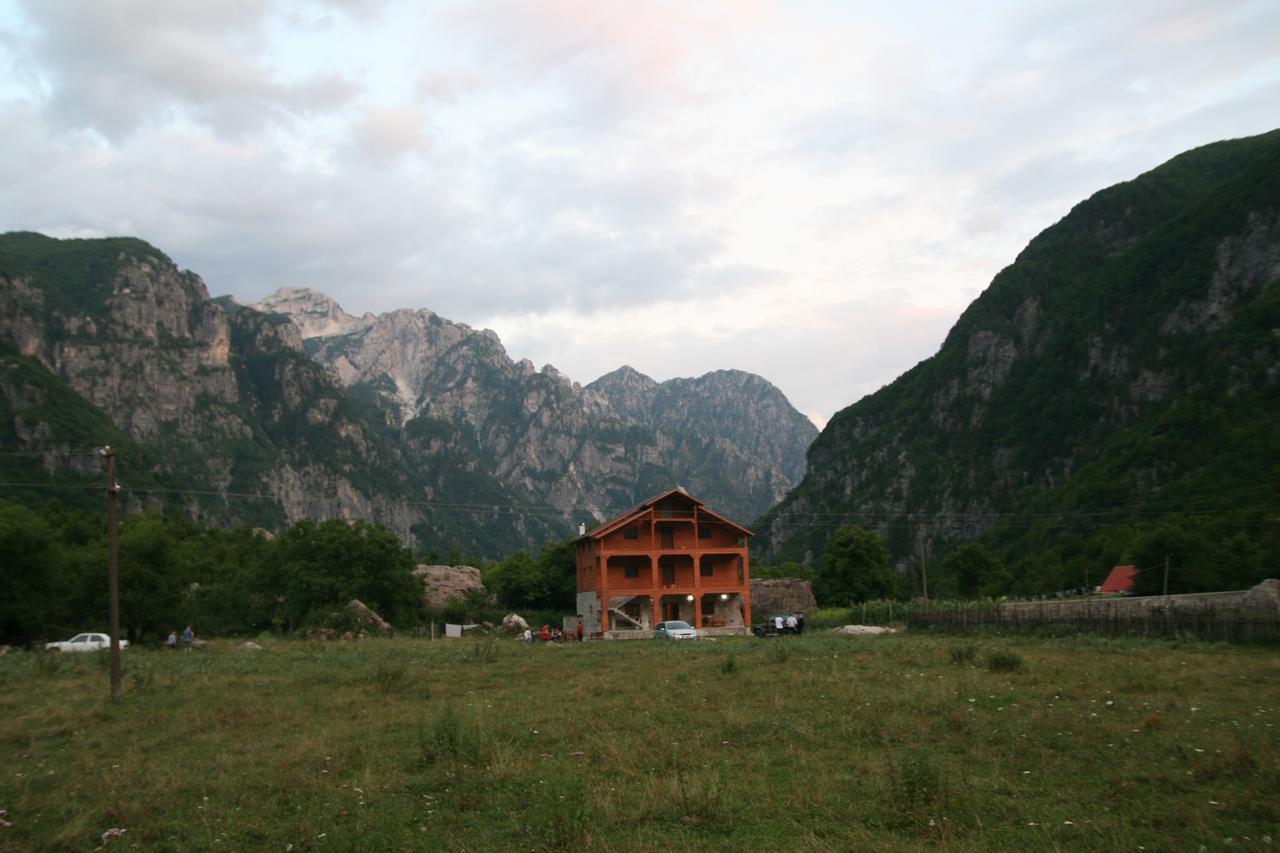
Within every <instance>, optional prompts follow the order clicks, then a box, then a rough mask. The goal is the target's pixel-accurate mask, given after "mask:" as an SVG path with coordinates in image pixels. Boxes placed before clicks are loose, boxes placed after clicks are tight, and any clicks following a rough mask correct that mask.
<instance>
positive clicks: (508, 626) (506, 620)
mask: <svg viewBox="0 0 1280 853" xmlns="http://www.w3.org/2000/svg"><path fill="white" fill-rule="evenodd" d="M528 629H529V623H528V622H526V621H524V619H523V618H522V617H521V616H520V615H519V614H518V613H508V614H507V615H506V616H503V617H502V630H504V631H509V632H511V633H513V634H514V633H516V632H523V631H527V630H528Z"/></svg>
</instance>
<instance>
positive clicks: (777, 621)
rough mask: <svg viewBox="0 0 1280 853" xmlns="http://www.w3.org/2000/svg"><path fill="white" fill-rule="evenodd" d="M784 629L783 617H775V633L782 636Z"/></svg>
mask: <svg viewBox="0 0 1280 853" xmlns="http://www.w3.org/2000/svg"><path fill="white" fill-rule="evenodd" d="M782 629H783V624H782V617H781V616H775V617H773V632H774V633H775V634H778V635H781V634H782Z"/></svg>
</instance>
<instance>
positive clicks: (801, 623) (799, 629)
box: [796, 613, 804, 634]
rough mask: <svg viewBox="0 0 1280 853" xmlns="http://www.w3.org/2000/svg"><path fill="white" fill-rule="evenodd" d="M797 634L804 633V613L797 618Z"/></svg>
mask: <svg viewBox="0 0 1280 853" xmlns="http://www.w3.org/2000/svg"><path fill="white" fill-rule="evenodd" d="M796 633H797V634H803V633H804V614H803V613H801V614H800V615H799V616H797V617H796Z"/></svg>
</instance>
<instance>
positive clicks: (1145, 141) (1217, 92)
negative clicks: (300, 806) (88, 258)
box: [0, 0, 1280, 419]
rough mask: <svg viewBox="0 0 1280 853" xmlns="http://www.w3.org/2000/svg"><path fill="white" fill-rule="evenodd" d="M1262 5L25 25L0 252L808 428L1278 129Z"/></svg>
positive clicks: (101, 10)
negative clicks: (473, 346)
mask: <svg viewBox="0 0 1280 853" xmlns="http://www.w3.org/2000/svg"><path fill="white" fill-rule="evenodd" d="M1278 27H1280V7H1277V6H1276V5H1275V4H1274V3H1273V2H1262V1H1260V2H1254V0H1218V2H1212V3H1209V2H1196V0H1175V2H1172V3H1169V2H1164V0H1138V1H1137V2H1135V3H1130V4H1124V5H1122V6H1116V5H1115V4H1114V3H1109V2H1103V0H1087V2H1085V3H1076V2H1072V3H1067V2H1057V0H1054V1H1053V2H1048V3H1041V4H1034V5H1027V4H1007V3H1006V4H994V5H992V6H989V7H981V8H970V7H959V6H956V7H932V8H930V10H929V13H928V14H927V15H921V14H919V10H918V9H916V8H915V7H913V6H912V5H911V4H906V5H904V4H894V5H885V4H844V3H833V4H823V3H815V4H806V5H796V4H775V3H768V2H758V3H746V2H724V3H719V2H705V3H681V4H674V3H664V2H649V0H638V2H635V3H627V4H609V3H598V2H590V0H548V2H543V3H537V4H530V3H525V2H520V1H519V0H477V2H456V3H442V4H417V3H407V2H386V3H384V2H379V0H332V2H318V0H315V1H312V2H309V1H308V0H292V1H291V2H280V3H276V2H267V0H224V2H218V3H174V2H170V0H118V2H112V3H80V2H72V0H26V2H22V3H21V4H20V5H19V6H15V7H12V8H10V9H7V10H0V68H3V69H4V70H5V71H6V72H7V74H6V75H0V125H2V126H4V127H5V129H6V132H5V134H3V135H0V228H6V229H38V230H43V231H45V232H47V233H54V234H59V235H68V234H77V235H79V234H98V233H102V234H120V233H133V234H136V235H137V236H140V237H143V238H144V239H147V240H150V241H151V242H153V243H155V244H156V245H157V246H158V247H160V248H161V249H163V250H164V251H166V252H168V253H169V254H170V255H171V256H173V257H174V258H175V259H176V260H177V261H178V262H179V263H182V264H184V265H186V266H188V267H190V268H192V269H194V270H195V271H196V272H198V273H200V274H201V275H202V276H203V277H204V278H205V280H206V281H207V282H208V284H209V287H210V289H211V290H212V291H213V292H215V293H225V292H231V293H234V294H235V295H237V297H239V298H241V299H243V300H245V301H252V300H254V299H257V298H260V297H261V296H263V295H265V294H266V293H268V292H270V291H271V290H274V289H275V288H276V287H279V286H283V285H306V286H311V287H316V288H318V289H321V290H323V291H325V292H327V293H329V294H330V295H331V296H333V297H335V298H336V299H338V300H339V302H341V303H342V304H343V305H344V306H345V307H346V308H347V309H348V310H350V311H353V312H356V313H360V312H363V311H366V310H374V311H379V310H390V309H392V308H397V307H430V308H432V309H434V310H436V311H438V312H440V313H441V314H443V315H444V316H446V317H450V318H452V319H456V320H459V321H462V322H467V323H470V324H472V325H491V326H493V327H494V328H495V329H497V330H498V331H499V332H500V333H501V334H502V335H503V337H504V339H505V340H506V342H507V343H508V345H509V347H510V349H511V350H512V351H513V352H516V353H519V354H520V355H528V356H530V357H532V358H533V359H534V360H535V361H537V362H538V363H546V362H550V363H553V364H555V365H556V366H558V367H560V368H561V369H563V370H565V371H566V372H567V373H569V375H571V376H573V377H575V378H578V379H580V380H589V379H590V378H592V377H593V376H595V375H599V374H602V373H604V372H607V371H608V370H611V369H613V368H614V367H616V366H617V365H619V364H622V363H632V364H634V365H636V366H637V367H638V368H640V369H642V370H645V371H646V372H649V373H651V374H652V375H655V376H656V377H658V378H665V377H667V376H674V375H687V374H690V373H700V372H705V371H706V370H711V369H716V368H723V367H738V368H742V369H748V370H755V371H757V372H759V373H761V374H763V375H764V376H766V377H768V378H770V379H771V380H773V381H774V382H775V383H777V384H778V385H779V386H780V387H782V388H783V390H784V391H785V392H786V393H787V394H788V395H789V396H791V397H792V398H793V400H795V401H796V402H797V403H798V404H799V405H800V407H801V408H803V409H804V410H805V411H807V412H810V413H814V414H815V415H816V416H817V417H818V418H819V419H823V418H825V416H826V415H829V414H830V413H831V412H832V411H834V410H836V409H838V408H840V407H842V406H843V405H846V404H848V403H851V402H853V401H854V400H855V399H856V398H857V397H858V396H860V395H861V394H863V393H866V392H868V391H872V390H874V389H875V388H877V387H879V385H880V384H883V383H884V382H886V381H889V380H890V379H892V378H893V377H894V376H896V375H897V374H899V373H901V372H902V371H903V370H905V369H907V368H909V367H910V366H911V365H912V364H914V363H915V362H916V361H918V360H919V359H921V358H924V357H926V356H927V355H929V354H931V353H932V352H933V351H934V350H936V347H937V345H938V344H939V343H940V342H941V340H942V338H943V335H944V334H945V331H946V327H947V326H948V325H949V324H950V323H949V319H948V318H954V317H955V316H957V315H958V314H959V312H960V311H961V310H962V309H963V307H964V305H965V303H966V301H967V300H968V299H969V298H971V297H972V296H973V295H975V294H976V293H977V292H979V291H980V290H981V289H982V288H984V287H985V286H986V285H987V283H988V282H989V281H990V279H991V277H992V276H993V275H994V274H995V273H996V272H997V271H998V270H999V269H1000V268H1001V267H1003V266H1004V265H1006V264H1008V263H1010V262H1011V261H1012V260H1013V258H1014V257H1015V256H1016V254H1017V253H1018V251H1020V250H1021V249H1022V248H1023V246H1024V245H1025V244H1026V242H1027V241H1028V240H1029V239H1030V238H1031V237H1032V236H1034V234H1035V233H1037V232H1038V231H1040V230H1041V229H1043V228H1044V227H1046V226H1048V225H1049V224H1051V223H1052V222H1054V221H1056V220H1057V219H1058V218H1060V217H1061V216H1062V215H1064V214H1065V213H1066V212H1067V211H1068V210H1069V209H1070V207H1071V206H1072V205H1073V204H1075V203H1076V202H1078V201H1080V200H1081V199H1083V198H1085V197H1087V196H1088V195H1090V194H1092V193H1093V192H1096V191H1097V190H1099V189H1101V188H1103V187H1105V186H1107V185H1109V184H1112V183H1114V182H1116V181H1118V180H1124V179H1128V178H1131V177H1133V176H1135V175H1137V174H1138V173H1140V172H1142V171H1146V170H1147V169H1150V168H1152V167H1154V166H1156V165H1158V164H1159V163H1160V162H1162V161H1163V160H1165V159H1167V158H1168V157H1170V156H1172V155H1174V154H1176V153H1178V152H1179V151H1181V150H1185V149H1186V148H1190V147H1193V146H1195V145H1199V144H1204V143H1206V142H1210V141H1213V140H1215V139H1219V138H1224V137H1230V136H1241V135H1248V134H1251V133H1256V132H1260V131H1263V130H1267V129H1270V127H1272V126H1273V125H1274V124H1275V115H1274V105H1275V103H1277V102H1278V101H1280V64H1278V63H1277V61H1276V58H1275V51H1274V33H1275V32H1276V31H1277V28H1278Z"/></svg>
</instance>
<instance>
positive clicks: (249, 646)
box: [236, 640, 262, 652]
mask: <svg viewBox="0 0 1280 853" xmlns="http://www.w3.org/2000/svg"><path fill="white" fill-rule="evenodd" d="M236 648H237V649H239V650H240V651H242V652H260V651H262V646H260V645H258V644H257V643H255V642H253V641H252V640H249V641H248V642H244V643H241V644H240V645H238V646H236Z"/></svg>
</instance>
